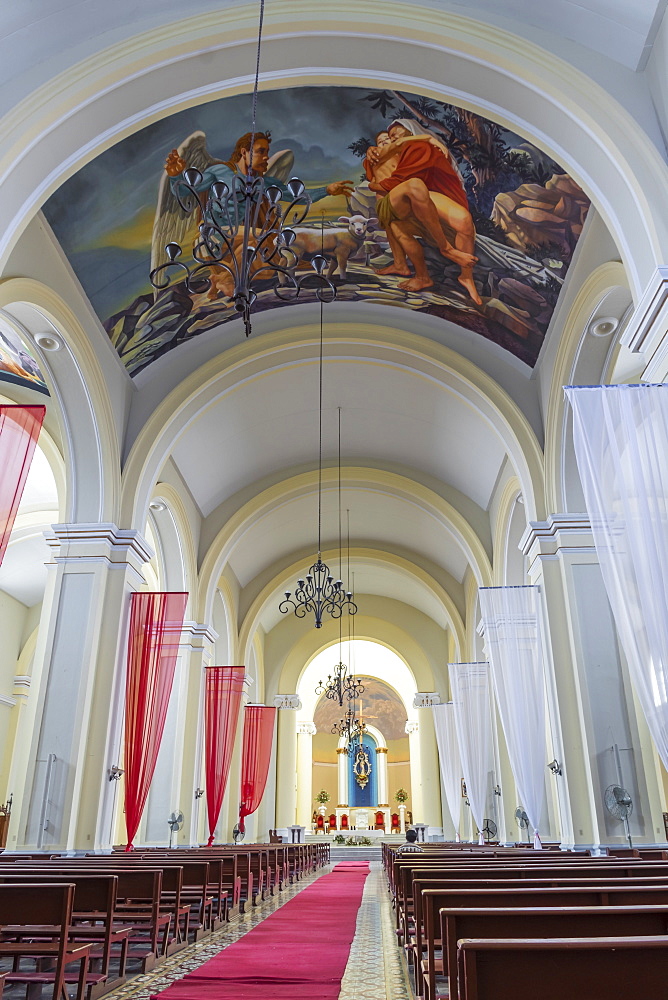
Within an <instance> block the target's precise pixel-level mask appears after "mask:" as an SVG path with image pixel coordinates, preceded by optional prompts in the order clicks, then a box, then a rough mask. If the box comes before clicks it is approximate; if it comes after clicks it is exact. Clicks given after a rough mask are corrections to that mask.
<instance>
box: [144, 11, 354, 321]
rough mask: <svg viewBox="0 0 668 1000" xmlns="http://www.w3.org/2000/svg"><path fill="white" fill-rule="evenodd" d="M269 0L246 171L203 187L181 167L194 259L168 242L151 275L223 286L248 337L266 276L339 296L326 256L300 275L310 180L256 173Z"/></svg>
mask: <svg viewBox="0 0 668 1000" xmlns="http://www.w3.org/2000/svg"><path fill="white" fill-rule="evenodd" d="M264 3H265V0H260V20H259V27H258V36H257V53H256V62H255V83H254V86H253V103H252V126H251V139H250V149H249V152H248V173H247V174H241V173H236V174H235V175H234V176H233V177H232V178H231V181H230V183H229V184H227V183H224V182H223V181H215V182H214V183H213V184H212V185H211V187H210V188H209V189H208V191H207V190H203V189H202V181H203V175H202V173H201V172H200V171H199V170H197V169H196V168H194V167H187V168H186V169H185V170H184V171H183V172H182V174H181V178H180V180H179V181H178V183H174V185H173V188H172V191H173V194H174V196H175V198H176V200H177V202H178V204H179V206H180V208H181V210H182V211H183V212H184V213H185V215H186V216H187V217H190V216H192V215H193V214H194V213H197V216H198V217H199V219H200V222H199V236H198V238H197V241H196V243H195V245H194V247H193V252H192V253H193V259H194V261H195V263H194V265H188V264H184V263H183V261H181V260H179V257H180V256H181V254H182V253H183V249H182V247H181V244H180V243H168V244H167V246H166V247H165V253H166V254H167V261H166V263H164V264H160V265H159V266H158V267H156V268H154V269H153V270H152V271H151V273H150V276H149V277H150V281H151V284H152V285H153V287H154V288H157V289H159V290H162V289H164V288H167V287H169V285H170V284H171V283H172V280H176V279H178V278H181V279H182V278H183V275H184V272H185V276H186V278H185V285H186V288H187V290H188V292H190V293H195V294H197V293H199V292H204V291H207V290H208V289H210V288H211V287H212V285H215V287H216V290H217V291H220V292H221V294H223V295H226V296H227V297H228V298H229V299H230V301H231V302H234V308H235V309H236V311H237V312H238V313H240V314H241V316H242V318H243V321H244V328H245V332H246V336H247V337H248V336H250V333H251V309H252V307H253V305H254V304H255V301H256V299H257V296H258V293H257V291H255V289H254V288H253V285H254V283H255V282H256V280H260V281H261V280H265V281H266V279H267V278H271V277H274V276H275V277H276V282H277V283H276V284H275V285H274V293H275V295H276V296H277V297H278V298H279V299H284V300H290V299H294V298H296V297H297V295H299V292H300V290H301V288H302V285H303V283H304V282H305V281H306V280H307V279H309V280H310V282H311V284H312V283H313V281H314V280H315V282H316V295H317V297H318V298H319V299H320V301H321V302H322V301H323V300H327V301H328V302H331V301H332V300H333V299H334V298H335V296H336V288H335V287H334V285H333V284H332V282H331V281H330V280H329V278H328V277H327V275H326V272H325V269H326V266H327V260H326V259H325V257H324V256H323V255H322V253H320V254H316V255H315V256H314V257H313V258H312V260H311V267H312V269H313V270H312V272H310V273H309V272H307V273H306V274H303V275H301V276H300V277H296V276H295V269H296V267H297V264H298V261H299V255H298V254H297V253H296V252H295V251H294V250H292V249H291V246H292V243H293V242H294V240H295V238H296V234H295V232H294V230H293V229H291V228H290V227H291V226H297V225H299V223H300V222H303V220H304V219H305V218H306V216H307V214H308V211H309V209H310V207H311V198H310V196H309V194H308V192H307V190H306V187H305V185H304V184H303V182H302V181H300V180H299V178H298V177H292V178H291V179H290V180H289V181H288V182H287V184H286V185H285V186H284V187H283V186H279V185H278V184H276V183H273V184H270V185H269V186H267V185H265V182H264V178H263V177H262V176H261V175H259V174H255V173H254V171H253V150H254V147H255V139H256V134H257V94H258V79H259V74H260V49H261V44H262V25H263V21H264ZM281 201H288V202H289V204H288V207H287V208H286V209H283V208H282V207H281ZM291 213H292V218H290V214H291ZM221 272H222V274H221ZM219 276H220V277H219ZM212 277H213V279H214V280H212Z"/></svg>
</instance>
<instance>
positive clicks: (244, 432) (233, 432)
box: [172, 358, 505, 517]
mask: <svg viewBox="0 0 668 1000" xmlns="http://www.w3.org/2000/svg"><path fill="white" fill-rule="evenodd" d="M323 381H324V389H323V406H324V421H323V422H324V431H323V457H324V459H325V460H326V461H327V462H329V463H332V462H335V461H336V455H337V420H338V413H337V407H338V406H340V407H341V408H342V414H341V425H342V430H341V438H342V442H341V447H342V452H343V456H344V460H351V459H352V460H355V461H363V460H364V459H366V458H369V457H371V458H373V459H374V460H375V461H378V462H380V463H382V464H385V463H394V464H396V465H398V466H400V467H404V468H406V469H416V470H418V471H420V472H423V473H426V474H427V475H430V476H434V477H436V478H438V479H441V480H443V481H445V482H447V483H450V484H451V485H452V486H454V487H455V488H456V489H457V490H459V491H460V492H461V493H463V494H465V495H466V496H469V497H470V498H471V499H472V500H474V501H475V503H477V504H478V506H480V507H481V508H483V509H485V508H486V507H487V506H488V504H489V500H490V495H491V491H492V489H493V487H494V483H495V482H496V478H497V475H498V472H499V469H500V466H501V463H502V461H503V458H504V455H505V452H504V448H503V444H502V442H501V441H500V439H499V438H497V437H496V436H495V435H492V434H490V433H489V426H488V424H487V422H486V421H485V420H484V419H483V418H482V417H481V415H480V413H479V412H477V411H476V410H475V408H474V407H473V406H471V405H470V404H468V403H467V402H465V401H463V400H462V399H461V398H458V397H457V396H456V395H455V394H454V393H452V392H449V391H444V390H443V387H442V386H440V385H438V384H437V383H435V382H433V381H430V380H429V379H427V378H425V377H424V376H422V375H420V374H419V373H418V372H416V371H410V370H408V369H406V368H400V367H398V366H394V367H391V366H390V365H387V364H382V363H378V362H377V361H372V360H370V359H368V360H360V359H355V360H352V359H350V360H346V359H343V358H338V359H337V360H336V361H334V362H330V361H329V360H328V361H327V363H326V364H325V366H324V374H323ZM242 442H243V443H242ZM212 443H215V445H214V454H215V461H212ZM317 449H318V368H317V363H316V361H315V359H312V360H310V361H306V362H304V363H300V364H296V365H294V366H290V367H286V368H283V369H274V371H272V372H271V373H270V374H269V373H262V374H261V375H259V376H258V377H256V378H254V379H252V380H248V381H246V382H244V383H243V384H240V385H238V386H236V387H235V388H234V389H233V390H232V391H231V392H229V393H228V394H226V395H225V396H224V397H220V398H218V399H217V400H216V401H215V402H213V403H212V404H211V405H210V406H209V407H208V408H207V409H206V410H204V411H203V412H202V413H201V415H200V416H199V418H198V419H197V420H195V421H194V422H193V423H192V424H190V426H189V427H188V429H187V430H186V431H185V432H184V433H183V434H182V435H181V437H180V438H179V440H178V441H177V443H176V445H175V447H174V449H173V452H172V457H173V459H174V461H175V463H176V465H177V466H178V468H179V471H180V473H181V475H182V476H183V478H184V479H185V481H186V482H187V483H188V485H189V488H190V491H191V493H192V495H193V497H194V499H195V501H196V502H197V504H198V506H199V508H200V510H201V511H202V513H203V515H204V516H205V517H206V516H207V515H208V514H209V513H211V511H212V510H214V509H215V508H216V507H217V506H218V505H219V504H221V503H223V502H224V501H225V500H226V499H227V498H228V497H230V496H231V495H232V494H234V493H236V492H238V491H240V490H243V489H244V488H245V487H247V486H249V485H250V484H251V483H253V482H254V481H256V480H259V479H260V478H261V477H262V476H263V475H266V474H268V473H271V472H275V471H277V470H280V469H287V468H291V467H293V466H296V465H299V464H301V463H306V462H313V461H315V460H316V459H317Z"/></svg>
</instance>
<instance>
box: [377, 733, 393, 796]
mask: <svg viewBox="0 0 668 1000" xmlns="http://www.w3.org/2000/svg"><path fill="white" fill-rule="evenodd" d="M376 768H377V772H376V774H377V779H378V784H377V789H378V802H377V803H376V805H377V806H378V808H379V809H389V808H390V803H389V802H388V798H387V797H388V795H389V791H388V781H387V747H376Z"/></svg>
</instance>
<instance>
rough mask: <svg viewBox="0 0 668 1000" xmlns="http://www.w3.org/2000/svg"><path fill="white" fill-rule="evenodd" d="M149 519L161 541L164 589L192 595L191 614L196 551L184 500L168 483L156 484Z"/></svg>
mask: <svg viewBox="0 0 668 1000" xmlns="http://www.w3.org/2000/svg"><path fill="white" fill-rule="evenodd" d="M149 520H150V522H151V524H152V526H153V535H154V537H155V538H156V541H158V543H159V548H160V553H161V558H162V563H163V576H164V584H165V589H166V590H170V591H187V592H188V594H190V598H189V604H190V605H191V606H192V608H191V611H190V612H189V613H195V609H194V605H195V604H196V598H195V591H196V587H197V553H196V551H195V542H194V539H193V537H192V529H191V525H190V521H189V518H188V514H187V511H186V508H185V505H184V503H183V500H182V498H181V496H180V494H179V493H178V491H177V490H176V489H174V487H173V486H171V485H170V484H169V483H164V482H160V483H157V484H156V486H155V488H154V490H153V496H152V497H151V501H150V503H149Z"/></svg>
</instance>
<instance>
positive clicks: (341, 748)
mask: <svg viewBox="0 0 668 1000" xmlns="http://www.w3.org/2000/svg"><path fill="white" fill-rule="evenodd" d="M336 752H337V753H345V754H347V753H348V750H347V748H346V747H337V748H336Z"/></svg>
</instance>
